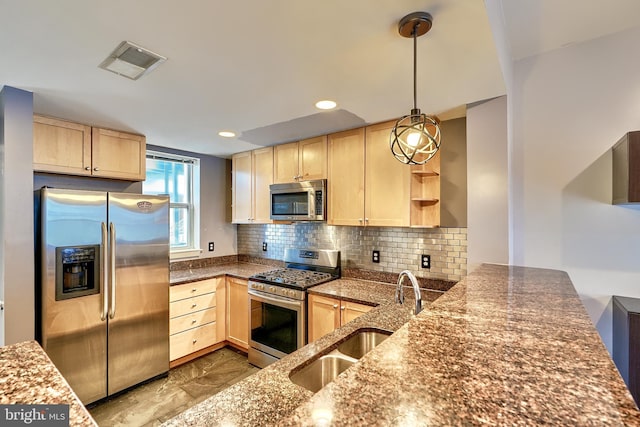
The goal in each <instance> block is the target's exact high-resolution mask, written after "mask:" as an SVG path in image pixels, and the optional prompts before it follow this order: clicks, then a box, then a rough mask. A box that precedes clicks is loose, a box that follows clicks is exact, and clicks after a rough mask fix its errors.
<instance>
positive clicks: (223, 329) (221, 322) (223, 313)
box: [214, 276, 228, 343]
mask: <svg viewBox="0 0 640 427" xmlns="http://www.w3.org/2000/svg"><path fill="white" fill-rule="evenodd" d="M214 280H215V281H216V343H219V342H222V341H224V340H226V339H227V311H228V310H227V279H226V277H225V276H223V277H216V278H215V279H214Z"/></svg>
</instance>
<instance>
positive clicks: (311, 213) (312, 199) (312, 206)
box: [307, 190, 316, 219]
mask: <svg viewBox="0 0 640 427" xmlns="http://www.w3.org/2000/svg"><path fill="white" fill-rule="evenodd" d="M308 197H309V205H308V209H307V216H308V217H309V219H313V218H314V217H315V214H316V194H315V191H314V190H309V193H308Z"/></svg>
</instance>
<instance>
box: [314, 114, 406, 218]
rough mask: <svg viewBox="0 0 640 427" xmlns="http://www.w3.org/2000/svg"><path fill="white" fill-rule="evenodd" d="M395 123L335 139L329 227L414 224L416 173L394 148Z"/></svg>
mask: <svg viewBox="0 0 640 427" xmlns="http://www.w3.org/2000/svg"><path fill="white" fill-rule="evenodd" d="M393 124H394V122H386V123H380V124H377V125H372V126H368V127H366V128H359V129H353V130H349V131H345V132H339V133H335V134H332V135H329V149H328V151H329V179H328V187H329V188H328V191H327V192H328V197H329V200H328V202H327V205H328V215H327V216H328V223H329V224H331V225H371V226H397V227H402V226H405V227H406V226H409V214H410V197H409V195H410V180H411V173H410V168H409V166H407V165H405V164H402V163H400V162H398V161H397V160H396V159H395V158H394V157H393V155H392V154H391V151H390V149H389V134H390V132H391V128H392V127H393Z"/></svg>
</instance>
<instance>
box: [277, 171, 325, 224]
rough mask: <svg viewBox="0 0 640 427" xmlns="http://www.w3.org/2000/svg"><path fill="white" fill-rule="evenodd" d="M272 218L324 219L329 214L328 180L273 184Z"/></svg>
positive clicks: (288, 219)
mask: <svg viewBox="0 0 640 427" xmlns="http://www.w3.org/2000/svg"><path fill="white" fill-rule="evenodd" d="M269 189H270V191H271V219H273V220H282V221H324V220H325V219H326V216H327V202H326V201H327V180H326V179H319V180H314V181H300V182H290V183H287V184H271V185H270V186H269Z"/></svg>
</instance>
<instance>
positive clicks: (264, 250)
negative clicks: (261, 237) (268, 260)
mask: <svg viewBox="0 0 640 427" xmlns="http://www.w3.org/2000/svg"><path fill="white" fill-rule="evenodd" d="M262 251H263V252H266V251H267V242H262Z"/></svg>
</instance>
